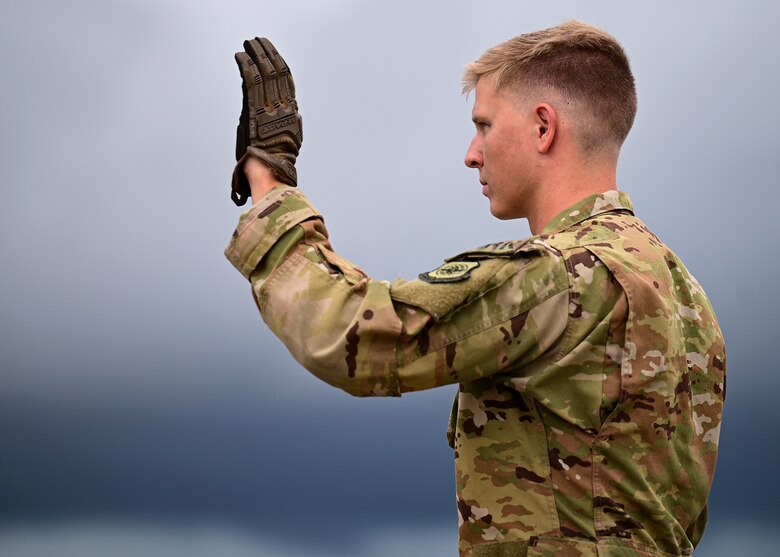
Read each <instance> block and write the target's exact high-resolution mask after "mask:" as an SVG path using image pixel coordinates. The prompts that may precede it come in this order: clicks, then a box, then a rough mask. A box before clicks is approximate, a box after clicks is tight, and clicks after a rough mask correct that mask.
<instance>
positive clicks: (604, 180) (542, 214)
mask: <svg viewBox="0 0 780 557" xmlns="http://www.w3.org/2000/svg"><path fill="white" fill-rule="evenodd" d="M616 170H617V169H616V168H615V165H604V166H603V167H597V168H593V167H590V168H571V167H570V168H569V169H568V171H566V170H565V169H559V170H558V171H557V172H554V173H552V174H548V175H547V176H546V179H545V181H544V183H543V184H540V185H539V188H538V189H537V195H536V196H535V199H534V203H533V206H532V207H531V210H530V211H529V212H528V225H529V227H530V228H531V234H534V235H536V234H539V233H541V231H542V229H543V228H544V227H545V226H546V225H547V223H548V222H550V221H551V220H552V219H553V217H555V216H556V215H557V214H558V213H560V212H561V211H563V210H564V209H566V207H570V206H572V205H574V204H575V203H577V202H578V201H580V200H582V199H584V198H586V197H588V196H589V195H593V194H599V193H604V192H605V191H609V190H616V189H617V176H616Z"/></svg>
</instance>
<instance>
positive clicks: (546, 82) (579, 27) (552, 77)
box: [463, 20, 637, 153]
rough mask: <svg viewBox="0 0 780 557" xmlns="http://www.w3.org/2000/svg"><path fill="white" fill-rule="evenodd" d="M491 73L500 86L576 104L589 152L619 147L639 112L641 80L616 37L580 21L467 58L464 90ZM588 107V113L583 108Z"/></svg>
mask: <svg viewBox="0 0 780 557" xmlns="http://www.w3.org/2000/svg"><path fill="white" fill-rule="evenodd" d="M482 77H492V78H493V79H494V80H495V86H496V89H501V88H505V87H512V88H517V89H519V90H528V89H532V90H546V91H551V92H553V93H554V94H557V95H560V96H561V97H563V98H564V99H565V100H566V101H567V102H570V103H571V104H572V105H574V110H576V111H578V112H579V113H580V114H577V115H575V117H577V118H578V119H579V120H581V121H582V122H583V125H580V126H577V129H576V130H575V136H576V137H577V139H578V140H579V142H580V145H581V147H582V149H583V150H584V151H585V152H586V153H592V152H596V151H601V150H604V149H609V150H610V151H614V152H615V153H617V151H618V150H619V149H620V146H621V145H622V144H623V141H625V139H626V137H627V136H628V132H629V131H630V130H631V126H632V125H633V123H634V117H635V116H636V106H637V99H636V86H635V84H634V76H633V74H632V73H631V67H630V65H629V62H628V56H626V53H625V52H624V51H623V48H622V47H621V46H620V44H619V43H618V42H617V40H616V39H615V38H614V37H613V36H612V35H610V34H609V33H607V32H606V31H603V30H601V29H599V28H598V27H594V26H592V25H588V24H586V23H583V22H581V21H576V20H569V21H566V22H564V23H562V24H561V25H557V26H555V27H550V28H549V29H543V30H541V31H534V32H532V33H525V34H523V35H518V36H516V37H513V38H511V39H509V40H508V41H506V42H503V43H501V44H499V45H497V46H494V47H493V48H491V49H488V50H487V51H485V53H484V54H482V56H480V57H479V59H478V60H476V61H475V62H472V63H471V64H468V65H467V66H466V71H465V72H464V74H463V93H464V94H467V93H468V92H469V91H471V90H472V89H474V88H475V87H476V86H477V81H479V80H480V78H482ZM583 112H584V113H583Z"/></svg>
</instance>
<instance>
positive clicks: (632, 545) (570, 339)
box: [226, 21, 725, 557]
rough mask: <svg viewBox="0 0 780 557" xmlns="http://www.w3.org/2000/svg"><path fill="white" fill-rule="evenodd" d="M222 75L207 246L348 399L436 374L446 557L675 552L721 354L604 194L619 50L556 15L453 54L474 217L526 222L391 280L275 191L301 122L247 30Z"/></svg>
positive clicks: (618, 134) (718, 339)
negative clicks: (449, 535) (450, 525)
mask: <svg viewBox="0 0 780 557" xmlns="http://www.w3.org/2000/svg"><path fill="white" fill-rule="evenodd" d="M244 47H245V52H241V53H238V54H236V60H237V62H238V64H239V67H240V69H241V72H242V76H243V83H244V110H243V111H242V115H241V119H240V121H239V130H238V147H237V153H236V156H237V158H238V159H239V160H238V164H237V166H236V171H235V172H234V176H233V197H234V200H235V201H236V202H237V203H242V202H243V201H244V200H245V199H246V198H247V197H248V195H249V194H251V196H252V200H253V202H254V206H253V207H252V208H251V209H250V210H249V211H247V212H246V213H244V214H243V215H242V216H241V218H240V221H239V224H238V227H237V229H236V231H235V233H234V235H233V238H232V240H231V242H230V245H229V246H228V247H227V250H226V255H227V257H228V259H229V260H230V261H231V263H232V264H233V265H234V266H235V267H236V268H237V269H238V270H239V271H240V272H241V273H242V274H243V275H244V277H246V278H247V279H248V280H249V281H250V283H251V287H252V293H253V296H254V299H255V301H256V303H257V306H258V308H259V309H260V313H261V314H262V317H263V319H264V321H265V322H266V323H267V324H268V326H269V327H270V328H271V330H272V331H273V332H274V333H275V334H276V335H277V336H278V337H279V338H280V339H281V340H282V341H283V342H284V344H285V345H286V346H287V348H288V349H289V350H290V352H291V354H292V355H293V356H294V357H295V359H296V360H297V361H298V362H300V363H301V365H303V366H304V367H306V368H307V369H309V370H310V371H311V372H312V373H313V374H315V375H316V376H317V377H319V378H320V379H322V380H324V381H326V382H328V383H329V384H331V385H333V386H336V387H338V388H340V389H343V390H344V391H346V392H348V393H351V394H353V395H357V396H400V395H401V394H402V393H405V392H409V391H418V390H422V389H430V388H434V387H438V386H441V385H448V384H454V383H457V384H458V385H459V392H458V395H457V398H456V401H455V404H454V407H453V412H452V416H451V423H450V428H449V441H450V444H451V445H452V447H453V448H454V449H455V462H456V482H457V485H456V491H457V502H458V514H459V550H460V554H461V555H462V556H474V557H484V556H510V555H511V556H514V555H529V556H542V555H544V556H553V555H555V556H592V557H595V556H597V555H598V556H600V557H604V556H607V557H624V556H634V555H643V556H650V555H652V556H667V555H676V556H678V555H689V554H690V553H691V552H692V551H693V548H694V547H695V546H696V544H697V543H698V541H699V539H700V538H701V535H702V531H703V529H704V526H705V523H706V519H707V495H708V492H709V488H710V485H711V482H712V477H713V472H714V467H715V458H716V454H717V450H718V434H719V431H720V422H721V413H722V407H723V400H724V381H725V350H724V344H723V337H722V334H721V331H720V328H719V326H718V323H717V321H716V318H715V315H714V313H713V310H712V307H711V305H710V302H709V300H708V299H707V297H706V295H705V293H704V291H703V290H702V288H701V286H700V285H699V283H698V282H697V281H696V280H695V279H694V278H693V276H692V275H691V274H690V273H689V272H688V270H687V269H686V268H685V266H684V265H683V263H682V262H681V261H680V259H679V258H678V257H677V256H676V255H675V254H674V252H672V251H671V250H670V249H669V248H668V247H667V246H666V245H664V243H663V242H662V241H661V240H660V239H659V238H658V237H657V236H656V235H655V234H653V233H652V232H651V231H650V230H649V229H648V228H647V227H646V226H645V224H643V222H642V221H641V220H639V218H637V217H636V216H635V215H634V210H633V207H632V205H631V202H630V200H629V198H628V196H627V195H626V194H625V193H623V192H621V191H618V190H617V184H616V166H617V160H618V154H619V150H620V147H621V145H622V143H623V140H624V139H625V137H626V135H627V134H628V132H629V130H630V128H631V125H632V123H633V120H634V114H635V112H636V93H635V88H634V80H633V76H632V74H631V70H630V67H629V64H628V59H627V58H626V55H625V53H624V52H623V49H622V48H621V47H620V45H619V44H618V43H617V42H616V41H615V39H614V38H613V37H612V36H611V35H609V34H607V33H605V32H604V31H602V30H600V29H597V28H594V27H592V26H589V25H586V24H583V23H580V22H576V21H569V22H566V23H564V24H562V25H559V26H556V27H553V28H550V29H545V30H542V31H537V32H533V33H527V34H524V35H520V36H517V37H514V38H512V39H510V40H509V41H506V42H505V43H503V44H500V45H498V46H496V47H494V48H491V49H490V50H488V51H486V52H485V53H484V54H483V55H482V56H481V57H480V58H479V59H478V60H477V61H476V62H474V63H472V64H470V65H469V66H468V67H467V69H466V73H465V76H464V85H465V87H464V90H465V91H470V90H472V89H475V90H476V93H475V100H474V108H473V112H472V117H473V120H474V124H475V126H476V133H475V135H474V138H473V139H472V141H471V144H470V146H469V148H468V151H467V153H466V161H465V162H466V165H467V166H469V167H471V168H475V169H477V170H478V171H479V180H480V182H481V183H482V184H483V194H484V195H485V196H487V198H488V199H489V201H490V211H491V212H492V214H493V215H494V216H496V217H498V218H500V219H513V218H527V219H528V221H529V224H530V228H531V232H532V234H533V236H531V237H530V238H526V239H524V240H517V241H505V242H499V243H495V244H490V245H486V246H482V247H479V248H476V249H472V250H469V251H465V252H463V253H461V254H459V255H456V256H454V257H451V258H449V259H448V260H446V263H445V264H444V265H442V266H441V267H439V268H438V269H436V270H434V271H430V272H426V273H422V274H420V275H419V278H418V279H416V280H413V281H408V282H407V281H403V280H397V281H395V282H393V283H392V284H388V283H386V282H379V281H374V280H372V279H371V278H369V277H368V276H366V274H365V273H364V272H363V271H362V270H361V269H360V268H359V267H357V266H356V265H354V264H353V263H351V262H349V261H347V260H345V259H343V258H342V257H340V256H339V255H337V254H336V253H335V252H334V251H333V248H332V246H331V244H330V242H329V240H328V234H327V231H326V229H325V226H324V224H323V220H322V217H321V216H320V214H319V213H318V212H317V210H316V209H315V208H314V207H313V206H312V204H311V203H310V202H309V201H308V200H307V198H306V197H305V196H304V194H303V193H302V192H301V190H300V189H297V188H296V187H295V186H296V185H297V184H296V176H295V167H294V163H295V158H296V156H297V154H298V149H299V147H300V144H301V139H302V135H301V121H300V117H299V116H298V112H297V104H296V102H295V90H294V87H293V82H292V78H291V76H290V72H289V69H288V67H287V65H286V64H285V63H284V61H283V60H282V58H281V57H280V56H279V55H278V53H277V52H276V50H275V49H274V47H273V46H272V45H271V43H270V42H268V41H267V40H266V39H255V40H252V41H247V42H245V43H244Z"/></svg>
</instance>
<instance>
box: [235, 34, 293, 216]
mask: <svg viewBox="0 0 780 557" xmlns="http://www.w3.org/2000/svg"><path fill="white" fill-rule="evenodd" d="M235 58H236V62H237V63H238V69H239V70H240V71H241V77H242V83H241V90H242V91H243V93H244V100H243V106H242V108H241V116H240V117H239V119H238V128H237V130H236V161H237V163H236V167H235V169H234V170H233V183H232V192H231V195H230V197H231V199H233V202H234V203H235V204H236V205H243V204H244V203H246V200H247V198H249V196H250V189H249V182H247V179H246V176H245V175H244V170H243V168H244V162H245V161H246V159H247V157H249V156H255V157H257V158H259V159H260V160H262V161H263V162H264V163H265V164H266V165H268V167H270V168H271V171H272V172H273V173H274V176H275V177H276V179H277V180H279V181H280V182H284V183H285V184H288V185H290V186H293V187H295V186H297V174H296V172H295V159H296V158H297V157H298V152H299V151H300V148H301V143H302V142H303V120H302V119H301V115H300V114H299V113H298V103H297V102H295V83H294V82H293V78H292V75H291V74H290V68H288V67H287V63H286V62H285V61H284V59H283V58H282V57H281V56H280V55H279V53H278V52H277V51H276V49H275V48H274V45H272V44H271V41H269V40H268V39H266V38H254V39H252V40H247V41H244V52H236V55H235Z"/></svg>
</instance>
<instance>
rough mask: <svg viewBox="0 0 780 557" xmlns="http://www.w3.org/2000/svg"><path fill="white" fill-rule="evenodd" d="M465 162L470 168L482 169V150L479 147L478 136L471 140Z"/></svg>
mask: <svg viewBox="0 0 780 557" xmlns="http://www.w3.org/2000/svg"><path fill="white" fill-rule="evenodd" d="M463 162H465V163H466V166H468V167H469V168H482V163H483V161H482V150H481V149H479V148H478V146H477V136H474V139H472V140H471V143H470V144H469V148H468V151H466V160H465V161H463Z"/></svg>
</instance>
